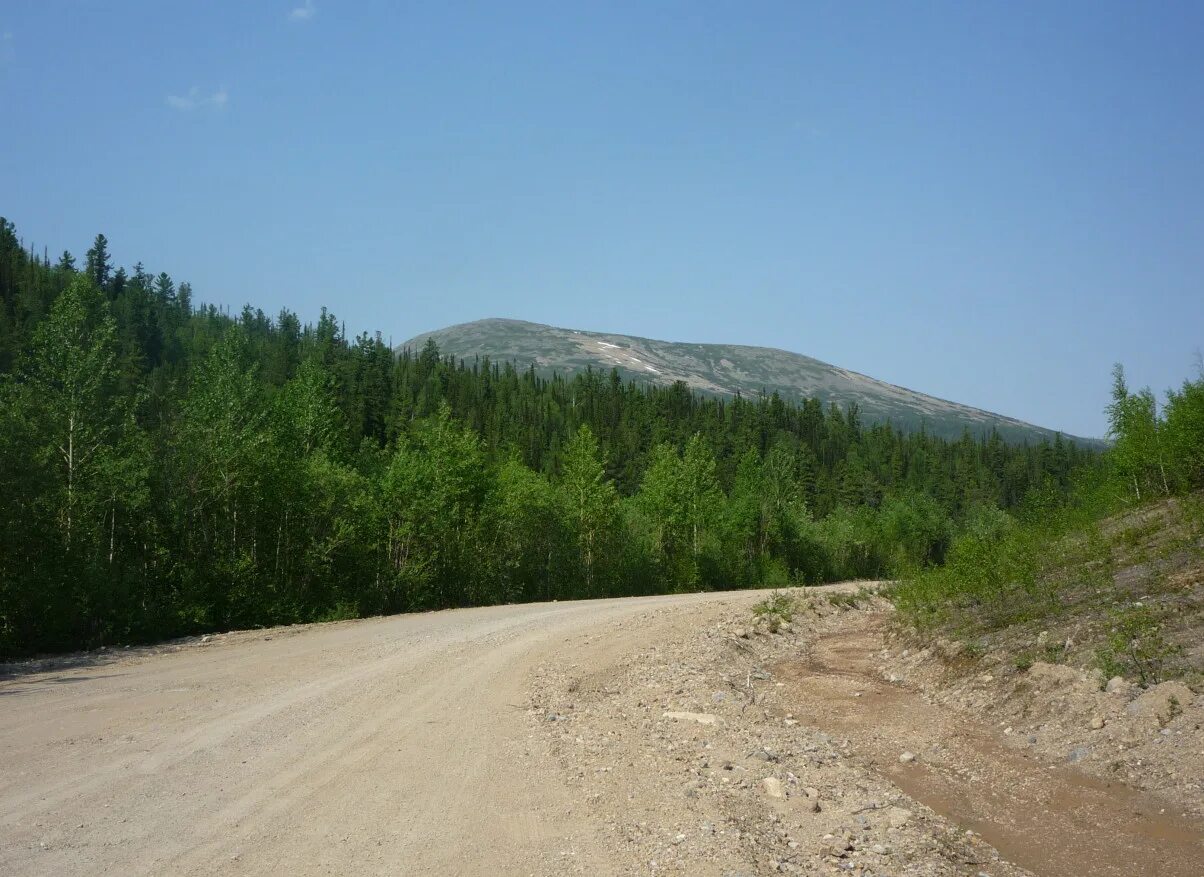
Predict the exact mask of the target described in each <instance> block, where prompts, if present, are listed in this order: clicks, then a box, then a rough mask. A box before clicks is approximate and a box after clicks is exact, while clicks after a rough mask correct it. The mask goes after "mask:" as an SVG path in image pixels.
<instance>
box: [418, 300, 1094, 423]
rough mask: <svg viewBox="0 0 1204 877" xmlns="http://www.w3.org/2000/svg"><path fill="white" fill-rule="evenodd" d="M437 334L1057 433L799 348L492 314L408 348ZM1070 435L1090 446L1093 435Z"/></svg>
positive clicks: (445, 340) (455, 347) (522, 361)
mask: <svg viewBox="0 0 1204 877" xmlns="http://www.w3.org/2000/svg"><path fill="white" fill-rule="evenodd" d="M431 338H433V339H434V340H435V343H436V344H438V345H439V350H440V351H441V352H442V353H443V354H444V355H445V356H446V355H452V356H455V357H457V358H459V359H464V360H468V361H471V360H473V359H474V358H477V357H480V358H485V357H488V358H489V359H490V360H492V361H493V362H499V363H500V362H513V363H515V364H516V365H517V366H518V367H519V368H520V369H526V368H528V367H530V366H532V365H533V366H534V367H535V369H536V371H537V372H539V373H541V374H543V375H551V374H552V373H560V374H563V375H571V374H574V373H576V372H581V371H584V370H585V369H586V368H588V367H592V368H594V369H595V370H601V371H604V372H609V371H610V370H611V369H612V368H614V369H617V370H618V371H619V373H620V374H621V375H622V376H623V378H624V379H633V380H637V381H644V382H650V383H656V384H671V383H673V382H674V381H683V382H684V383H685V384H686V385H687V386H689V387H691V388H692V389H694V390H697V391H699V392H702V393H709V394H714V395H719V396H734V395H736V394H737V393H740V394H741V395H743V396H744V397H746V398H755V397H757V396H759V395H761V394H762V393H764V394H771V393H774V392H776V393H778V394H779V395H780V396H781V397H782V398H783V399H784V400H786V401H788V402H799V401H801V400H803V399H806V398H811V397H814V398H818V399H819V400H821V401H822V402H823V403H824V404H825V405H827V403H828V402H836V403H837V404H839V405H841V406H845V405H848V404H849V403H850V402H856V403H857V405H858V406H859V407H860V409H861V413H862V419H863V421H864V422H880V421H887V420H889V421H890V422H891V423H893V424H894V425H895V426H897V427H900V428H902V429H907V430H916V429H919V428H920V427H921V426H923V427H924V428H925V429H926V430H927V431H928V432H929V433H931V434H934V435H941V436H946V437H949V438H957V437H959V436H961V434H962V432H963V431H964V430H965V429H969V430H970V431H971V432H972V433H974V434H976V435H981V434H984V433H987V432H989V431H990V430H991V429H996V430H998V431H999V434H1000V435H1001V436H1002V437H1003V438H1004V439H1006V440H1007V441H1011V442H1020V441H1024V440H1029V441H1039V440H1041V439H1043V438H1048V439H1052V438H1053V437H1054V435H1055V432H1054V430H1051V429H1045V428H1043V427H1040V426H1035V425H1033V424H1031V423H1025V422H1024V421H1022V420H1016V419H1015V418H1012V417H1005V416H1004V415H1002V414H993V413H991V412H990V411H983V410H981V409H979V408H972V407H970V406H969V405H961V404H958V403H957V402H949V401H946V400H944V399H938V398H936V397H934V396H927V395H925V394H923V393H917V392H916V391H914V390H908V389H906V388H904V387H898V386H895V385H894V384H888V383H886V382H884V381H879V380H876V379H874V378H871V377H867V376H866V375H862V374H858V373H857V372H853V371H849V370H848V369H843V368H840V367H838V366H834V365H829V364H828V363H826V362H821V361H820V360H818V359H813V358H811V357H810V356H803V355H802V354H801V353H791V352H790V351H787V350H776V349H774V348H771V347H746V346H743V345H738V344H685V343H679V342H673V341H655V340H653V339H651V338H639V337H637V336H634V335H613V334H608V333H604V332H586V331H582V330H578V329H559V328H556V327H554V326H545V325H542V324H540V323H528V322H524V321H522V320H505V319H488V320H477V321H476V322H472V323H461V324H459V325H456V326H448V327H447V328H445V329H437V330H435V331H434V332H426V333H423V334H422V335H417V336H415V337H414V338H411V339H410V340H409V341H407V342H406V343H405V344H403V345H401V346H402V348H409V349H410V350H412V351H415V352H417V351H419V350H421V349H422V347H423V346H424V345H425V344H426V342H427V340H428V339H431ZM1067 438H1070V439H1073V440H1074V441H1077V442H1080V443H1083V444H1091V445H1094V444H1098V441H1097V440H1094V439H1080V438H1076V437H1074V436H1067Z"/></svg>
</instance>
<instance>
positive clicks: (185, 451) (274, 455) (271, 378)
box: [0, 222, 1096, 655]
mask: <svg viewBox="0 0 1204 877" xmlns="http://www.w3.org/2000/svg"><path fill="white" fill-rule="evenodd" d="M1095 459H1096V455H1094V454H1093V453H1092V452H1090V451H1087V450H1084V449H1082V448H1080V447H1079V446H1078V445H1076V444H1074V443H1071V442H1065V441H1062V440H1061V439H1060V437H1055V438H1054V439H1053V440H1052V441H1042V442H1038V443H1033V444H1027V445H1013V444H1008V443H1007V442H1005V441H1004V440H1003V439H1002V438H1001V437H1000V436H999V435H998V434H997V433H991V434H989V435H986V436H982V437H972V436H970V435H969V434H964V435H962V436H961V437H960V438H958V439H957V440H946V439H942V438H938V437H934V436H932V435H928V434H924V433H904V432H901V431H899V430H897V429H894V428H892V427H890V426H888V425H881V424H880V425H874V426H869V425H866V424H865V423H864V422H863V421H862V418H861V415H860V412H859V410H858V408H857V407H856V406H852V405H850V406H849V407H847V408H843V409H842V408H839V407H836V406H827V407H825V406H824V405H822V404H820V402H819V401H818V400H815V399H808V400H806V401H804V402H802V403H801V404H798V405H793V404H787V403H786V402H785V401H783V400H782V399H781V398H778V397H770V398H760V399H758V400H756V401H749V400H746V399H732V400H725V399H722V398H717V397H714V396H704V395H700V394H696V393H694V392H692V391H691V390H690V389H689V388H688V387H686V386H685V385H683V384H680V383H679V384H675V385H672V386H668V387H660V386H650V385H643V384H636V383H633V382H624V381H623V380H622V379H621V377H620V376H619V375H618V373H616V372H612V373H610V374H605V375H604V374H599V373H597V372H587V373H585V374H581V375H577V376H575V377H573V378H571V379H565V378H562V377H552V378H543V377H540V376H539V375H537V374H535V373H533V372H532V371H526V372H519V371H516V370H515V369H514V367H513V366H510V365H503V366H498V365H493V364H488V363H471V364H468V363H463V362H457V361H454V360H453V359H452V358H449V357H447V358H445V357H443V356H442V355H441V353H440V351H439V350H438V349H437V347H436V346H435V345H433V344H430V345H427V346H425V347H424V348H423V350H422V351H420V352H418V353H417V354H411V353H402V354H401V355H397V354H395V353H394V351H392V350H390V349H389V348H388V346H387V345H385V344H384V343H382V342H381V340H380V338H379V336H376V337H373V336H369V335H366V334H365V335H361V336H359V337H357V338H347V337H345V336H344V335H343V333H342V332H341V330H340V328H339V323H338V321H337V320H336V319H335V318H334V317H333V316H332V315H330V314H328V313H323V314H322V315H321V317H320V318H319V320H318V321H317V322H316V323H315V324H312V325H303V324H302V323H301V321H300V320H299V319H298V318H297V317H296V316H295V315H294V314H292V313H290V312H288V311H283V312H281V313H280V314H279V315H278V316H276V317H275V318H269V317H268V316H266V315H265V314H264V313H262V312H261V311H257V310H254V309H252V308H251V307H249V306H248V307H246V308H244V309H243V311H242V313H241V314H239V315H238V316H236V317H231V316H227V315H225V314H223V313H222V312H220V311H219V310H218V309H217V308H215V307H213V306H198V305H197V304H196V303H195V302H194V300H193V294H192V290H191V288H190V287H189V285H188V284H186V283H176V282H175V281H173V279H172V278H171V277H170V276H169V275H168V274H167V273H165V272H160V273H158V274H152V273H151V272H149V271H147V270H146V269H144V268H143V266H142V265H141V264H138V265H136V266H134V268H133V270H132V271H130V272H126V271H125V270H123V269H121V268H116V267H114V266H113V265H112V264H111V260H110V258H109V256H108V250H107V241H106V240H105V239H104V237H103V236H98V237H97V238H96V241H95V243H94V244H93V246H92V248H91V249H90V250H89V251H88V253H87V255H86V257H85V259H84V260H83V264H82V265H77V264H76V262H75V260H74V258H73V257H72V256H71V255H70V254H69V253H64V254H63V255H62V257H60V259H59V260H58V262H57V264H51V263H50V262H49V260H48V259H46V258H45V257H44V256H40V255H36V254H31V253H29V252H27V251H26V250H25V249H23V247H22V246H21V245H20V242H19V240H18V239H17V237H16V232H15V229H14V228H13V227H12V225H11V224H9V223H7V222H5V223H0V653H3V654H8V655H13V654H25V653H29V652H33V651H37V650H47V649H72V648H81V647H95V646H100V645H103V644H109V643H119V642H130V641H138V640H149V639H155V638H160V637H166V636H172V635H178V634H184V633H194V632H201V631H208V630H216V629H228V628H232V627H254V626H256V625H266V624H277V623H290V622H298V621H309V620H317V619H325V618H339V617H350V616H358V615H366V614H373V613H383V612H395V611H402V610H411V609H425V608H437V607H446V606H464V605H472V604H485V603H496V602H507V601H522V600H544V599H561V598H569V597H590V596H603V595H624V594H643V593H653V592H663V591H680V590H697V589H709V588H728V587H746V586H753V585H761V584H770V583H772V584H789V583H809V582H818V581H825V580H830V579H841V578H849V577H877V576H881V575H883V574H884V573H885V572H887V571H889V570H891V569H893V568H895V567H896V566H897V565H899V564H901V563H907V564H930V563H938V562H940V561H941V560H942V558H943V557H944V554H945V551H946V549H947V547H948V544H949V540H950V538H951V537H952V534H953V533H955V532H957V531H958V530H959V529H961V528H962V527H963V526H964V525H963V523H962V522H963V521H964V520H967V519H968V520H976V519H977V517H978V516H980V515H982V514H984V511H983V510H984V509H990V510H995V511H996V512H998V510H1000V509H1015V508H1017V507H1018V504H1019V503H1020V502H1021V500H1022V498H1023V497H1024V496H1026V495H1027V494H1029V493H1031V492H1032V491H1033V490H1034V489H1036V488H1038V487H1040V488H1041V489H1043V490H1047V491H1050V492H1052V493H1053V494H1054V495H1061V494H1062V493H1063V492H1064V491H1065V490H1067V489H1068V487H1069V485H1070V473H1071V472H1072V471H1074V470H1075V469H1076V468H1078V467H1081V466H1084V465H1086V466H1090V465H1092V461H1093V460H1095Z"/></svg>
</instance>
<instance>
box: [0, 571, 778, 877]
mask: <svg viewBox="0 0 1204 877" xmlns="http://www.w3.org/2000/svg"><path fill="white" fill-rule="evenodd" d="M756 598H757V595H756V594H754V593H748V592H745V593H738V594H698V595H683V596H672V597H651V598H636V599H619V600H598V601H587V602H574V603H551V604H532V605H521V606H496V607H488V608H480V609H466V610H456V611H449V612H436V613H429V614H420V615H402V616H394V617H390V618H382V619H371V620H366V621H357V622H346V623H336V624H327V625H311V626H305V627H299V628H278V629H273V630H267V631H257V632H241V633H235V634H230V635H227V636H216V637H212V638H209V639H208V640H207V641H206V642H204V643H202V642H200V641H192V642H190V643H187V644H182V645H181V644H177V645H174V646H167V647H157V648H154V649H148V650H143V651H136V652H132V651H122V652H110V653H100V654H92V655H87V656H79V657H76V658H74V659H63V660H60V661H51V662H45V663H43V664H27V665H9V667H7V668H5V669H6V670H7V671H8V672H7V673H6V674H5V675H4V676H3V677H0V763H2V764H3V765H4V770H3V773H2V774H0V874H23V875H31V877H32V875H66V874H97V873H112V874H123V875H125V874H220V873H231V874H233V873H237V874H261V873H289V874H298V875H302V874H383V873H389V874H398V873H407V874H419V873H439V874H451V873H456V874H500V873H514V874H521V873H552V872H555V871H556V870H557V868H556V862H557V861H558V855H559V852H560V851H561V848H568V847H571V848H572V849H573V850H574V851H575V852H574V856H575V860H576V861H578V862H583V863H587V862H593V863H595V864H596V866H597V867H598V869H599V870H598V872H597V873H605V872H606V870H607V864H606V863H607V853H606V850H605V848H604V847H603V846H602V845H600V844H598V843H597V838H596V833H595V830H594V828H593V827H592V825H591V822H590V820H589V818H588V814H587V813H585V812H581V811H580V810H577V809H574V802H573V801H572V800H571V799H570V798H569V792H568V790H567V789H566V787H565V785H564V783H563V782H562V781H561V778H560V775H559V774H558V773H557V771H556V767H555V765H554V764H553V763H552V762H551V760H550V759H547V758H544V757H541V756H543V755H545V754H546V753H544V752H543V751H542V750H541V748H540V747H541V746H542V745H543V743H542V741H540V740H539V739H537V737H536V735H532V733H531V725H530V720H529V716H528V714H527V711H526V705H527V694H526V683H527V680H528V677H529V675H530V672H531V671H532V669H533V668H534V667H535V666H536V665H538V664H539V663H541V662H542V661H545V660H547V659H549V658H551V657H555V656H556V654H557V652H558V650H559V649H561V647H562V645H563V643H564V641H565V639H566V637H569V636H571V635H575V634H579V633H580V632H582V631H584V630H588V629H590V628H594V627H599V626H606V627H607V629H608V630H613V623H614V622H621V621H623V620H624V619H627V618H631V617H633V616H636V615H639V614H641V613H646V612H648V611H649V610H653V609H658V608H663V607H677V606H697V605H700V604H706V605H714V606H730V605H732V604H749V603H751V602H752V601H753V600H754V599H756ZM672 615H673V613H670V616H669V618H670V619H671V617H672ZM669 623H672V622H671V620H670V621H669ZM646 633H647V632H645V631H641V630H638V629H637V630H631V631H628V632H626V633H623V634H620V635H616V636H613V637H611V638H610V640H611V642H610V644H609V645H608V646H607V648H605V649H602V650H598V651H596V652H595V658H596V659H599V660H605V659H606V656H607V654H619V653H621V652H622V651H623V649H624V648H625V647H626V646H627V645H629V642H630V641H633V640H632V638H633V637H634V638H635V640H634V641H639V640H640V639H641V638H642V637H644V636H645V635H646Z"/></svg>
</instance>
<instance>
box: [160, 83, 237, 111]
mask: <svg viewBox="0 0 1204 877" xmlns="http://www.w3.org/2000/svg"><path fill="white" fill-rule="evenodd" d="M229 99H230V94H229V92H227V91H226V89H224V88H219V89H218V90H217V91H215V92H213V93H212V94H204V93H203V92H202V91H201V90H200V88H198V87H197V86H195V85H194V86H193V87H192V88H190V89H188V94H186V95H178V94H169V95H168V96H167V105H168V106H169V107H171V108H172V109H173V110H179V111H181V112H188V111H190V110H197V109H202V108H204V107H209V108H210V109H214V110H223V109H225V108H226V102H227V101H228V100H229Z"/></svg>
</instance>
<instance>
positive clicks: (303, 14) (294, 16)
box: [288, 0, 318, 21]
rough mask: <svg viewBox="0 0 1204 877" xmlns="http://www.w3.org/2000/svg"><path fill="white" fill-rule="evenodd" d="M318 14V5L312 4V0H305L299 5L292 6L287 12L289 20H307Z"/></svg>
mask: <svg viewBox="0 0 1204 877" xmlns="http://www.w3.org/2000/svg"><path fill="white" fill-rule="evenodd" d="M317 14H318V7H317V6H315V5H314V0H305V2H304V3H303V4H301V5H300V6H294V7H293V8H292V10H291V11H290V12H289V14H288V20H289V21H309V20H310V19H311V18H313V17H314V16H315V15H317Z"/></svg>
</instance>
